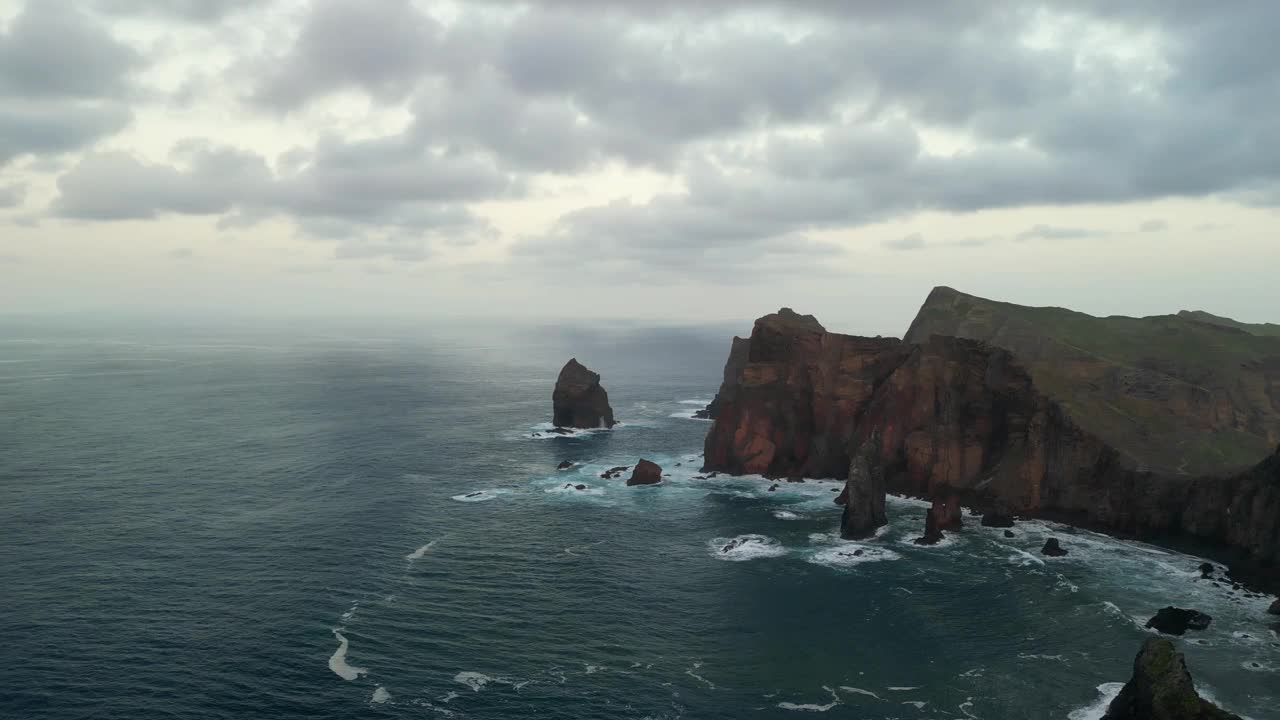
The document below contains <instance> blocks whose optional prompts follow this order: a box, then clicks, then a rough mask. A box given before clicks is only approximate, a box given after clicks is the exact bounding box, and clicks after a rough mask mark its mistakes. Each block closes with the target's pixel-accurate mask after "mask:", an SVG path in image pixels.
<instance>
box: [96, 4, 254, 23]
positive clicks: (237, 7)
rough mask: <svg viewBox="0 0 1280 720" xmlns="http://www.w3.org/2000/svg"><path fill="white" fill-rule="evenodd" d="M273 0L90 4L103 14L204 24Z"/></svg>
mask: <svg viewBox="0 0 1280 720" xmlns="http://www.w3.org/2000/svg"><path fill="white" fill-rule="evenodd" d="M273 2H275V0H97V4H96V5H95V6H94V7H95V9H97V10H98V11H99V12H102V13H104V14H107V15H118V16H122V17H157V18H167V19H175V20H181V21H184V22H192V23H208V22H215V21H219V20H221V19H223V18H225V17H226V16H228V15H232V14H234V13H238V12H243V11H246V10H251V9H256V8H261V7H266V6H268V5H270V4H272V3H273Z"/></svg>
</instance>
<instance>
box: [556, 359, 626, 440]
mask: <svg viewBox="0 0 1280 720" xmlns="http://www.w3.org/2000/svg"><path fill="white" fill-rule="evenodd" d="M551 415H552V419H551V422H552V423H553V424H555V426H556V427H574V428H611V427H613V426H614V425H615V424H616V423H615V422H614V419H613V408H611V407H609V393H607V392H605V389H604V388H603V387H601V385H600V375H599V374H597V373H594V372H592V371H591V370H589V369H587V367H586V366H585V365H583V364H582V363H580V362H578V360H577V358H572V359H570V360H569V362H567V363H565V364H564V367H563V368H561V370H560V376H559V377H558V378H556V387H555V389H554V390H553V391H552V393H551Z"/></svg>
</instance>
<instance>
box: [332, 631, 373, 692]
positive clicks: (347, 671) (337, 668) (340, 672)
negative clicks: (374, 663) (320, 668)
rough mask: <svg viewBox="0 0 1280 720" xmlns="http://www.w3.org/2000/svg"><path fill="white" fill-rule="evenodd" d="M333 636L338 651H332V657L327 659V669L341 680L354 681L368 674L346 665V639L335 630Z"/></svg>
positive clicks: (362, 669) (365, 671)
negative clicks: (335, 639) (336, 639)
mask: <svg viewBox="0 0 1280 720" xmlns="http://www.w3.org/2000/svg"><path fill="white" fill-rule="evenodd" d="M333 635H334V637H336V638H338V649H337V650H334V651H333V655H331V656H330V657H329V669H330V670H332V671H333V672H334V673H335V674H336V675H337V676H338V677H340V678H342V679H343V680H355V679H356V678H358V677H360V676H361V675H363V674H365V673H367V672H369V671H368V670H365V669H364V668H360V667H356V666H354V665H348V664H347V647H348V644H347V639H346V638H345V637H343V635H342V633H340V632H338V631H337V630H334V631H333Z"/></svg>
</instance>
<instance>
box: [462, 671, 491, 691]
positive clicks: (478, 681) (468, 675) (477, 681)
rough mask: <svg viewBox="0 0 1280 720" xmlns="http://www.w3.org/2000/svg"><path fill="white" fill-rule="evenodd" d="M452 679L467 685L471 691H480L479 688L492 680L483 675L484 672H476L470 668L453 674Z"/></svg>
mask: <svg viewBox="0 0 1280 720" xmlns="http://www.w3.org/2000/svg"><path fill="white" fill-rule="evenodd" d="M453 681H454V682H456V683H462V684H463V685H466V686H467V687H469V688H471V691H472V692H480V690H481V688H483V687H484V686H485V685H488V684H489V683H490V682H493V678H491V677H489V676H488V675H485V674H484V673H478V672H472V671H470V670H466V671H463V672H460V673H458V674H457V675H454V676H453Z"/></svg>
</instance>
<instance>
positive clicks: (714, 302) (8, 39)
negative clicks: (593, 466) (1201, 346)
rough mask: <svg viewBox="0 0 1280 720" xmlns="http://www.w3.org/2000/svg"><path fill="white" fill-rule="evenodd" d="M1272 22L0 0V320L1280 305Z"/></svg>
mask: <svg viewBox="0 0 1280 720" xmlns="http://www.w3.org/2000/svg"><path fill="white" fill-rule="evenodd" d="M1276 27H1280V3H1275V2H1271V1H1270V0H1257V1H1248V0H1238V1H1236V2H1226V3H1207V2H1199V1H1198V0H1145V1H1144V0H1134V1H1132V2H1125V3H1115V2H1110V1H1108V0H1096V1H1090V0H1075V1H1072V2H1066V1H1065V0H1064V1H1063V2H1060V3H1041V4H1037V3H1032V2H1023V1H1021V0H1018V1H1013V0H1010V1H1008V2H1003V1H1001V0H956V1H954V2H949V3H941V2H933V1H932V0H895V1H894V2H888V1H887V0H846V1H844V2H838V1H836V0H785V1H784V0H773V1H767V0H758V1H751V0H741V1H733V0H700V1H699V2H679V1H677V0H544V1H542V2H528V3H513V2H497V1H493V2H430V1H428V0H66V1H65V2H64V1H62V0H57V1H54V0H0V308H3V311H8V312H21V313H28V312H44V311H52V312H59V313H68V312H70V313H79V312H89V311H94V312H118V313H128V312H139V311H156V310H164V311H175V312H188V311H190V312H196V311H200V312H205V311H219V310H225V311H228V312H237V313H244V312H251V313H258V312H261V313H265V314H281V315H289V314H295V313H318V314H325V313H343V314H361V313H375V314H376V313H389V314H390V313H397V314H410V315H422V316H426V317H430V316H437V315H482V316H510V317H526V316H539V317H632V318H646V319H668V320H671V319H674V320H689V321H703V320H719V319H730V318H750V317H754V316H756V315H759V314H761V313H763V312H766V311H768V310H770V309H775V308H777V307H778V306H780V305H790V306H793V307H795V308H797V309H800V310H803V311H805V312H813V313H815V314H817V315H818V316H819V317H820V318H821V319H823V320H824V321H825V322H826V324H827V325H828V326H831V327H838V328H840V329H846V330H850V331H857V332H865V333H885V334H897V333H900V332H901V331H902V330H903V329H904V328H905V325H906V323H907V322H908V321H909V319H910V317H911V316H912V314H913V313H914V311H915V309H916V308H917V306H918V305H919V303H920V301H921V300H922V299H923V297H924V295H925V293H926V292H927V291H928V289H929V288H930V287H932V286H934V285H939V284H946V285H951V286H954V287H957V288H960V289H962V290H966V291H969V292H973V293H976V294H983V295H987V296H992V297H997V298H1001V299H1008V300H1012V301H1016V302H1023V303H1030V304H1040V305H1047V304H1055V305H1068V306H1072V307H1076V308H1079V309H1082V310H1086V311H1089V312H1094V313H1103V314H1107V313H1122V314H1151V313H1159V312H1167V311H1174V310H1177V309H1180V308H1183V307H1195V308H1204V309H1208V310H1211V311H1215V312H1220V313H1224V314H1229V315H1234V316H1237V317H1240V318H1241V319H1245V320H1255V321H1261V320H1272V321H1277V320H1280V281H1278V279H1280V272H1278V271H1277V270H1278V269H1280V243H1278V242H1277V229H1278V228H1280V223H1278V222H1277V218H1278V216H1277V207H1278V206H1280V142H1278V141H1277V138H1278V137H1280V54H1277V53H1276V52H1275V50H1274V37H1273V35H1274V31H1275V28H1276Z"/></svg>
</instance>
